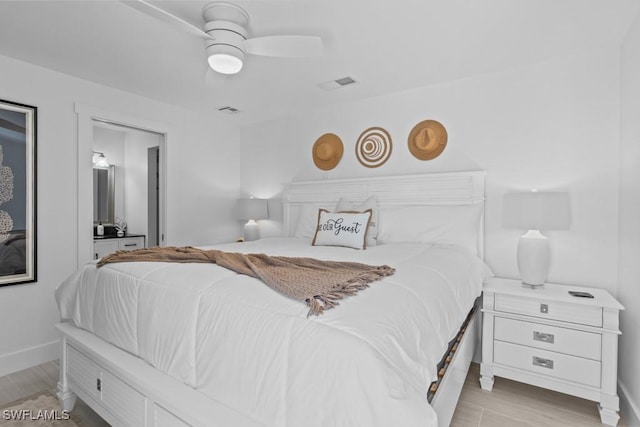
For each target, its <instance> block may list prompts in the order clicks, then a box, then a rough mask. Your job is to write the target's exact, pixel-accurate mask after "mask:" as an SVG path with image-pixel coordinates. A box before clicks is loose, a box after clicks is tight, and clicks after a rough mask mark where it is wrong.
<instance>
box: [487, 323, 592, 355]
mask: <svg viewBox="0 0 640 427" xmlns="http://www.w3.org/2000/svg"><path fill="white" fill-rule="evenodd" d="M494 338H495V339H496V340H500V341H506V342H510V343H514V344H522V345H526V346H529V347H536V348H540V349H543V350H550V351H554V352H557V353H564V354H569V355H573V356H578V357H584V358H586V359H592V360H597V361H599V360H601V357H602V336H601V335H600V334H594V333H591V332H584V331H576V330H574V329H567V328H558V327H555V326H549V325H543V324H540V323H529V322H524V321H520V320H514V319H505V318H503V317H497V316H496V318H495V330H494Z"/></svg>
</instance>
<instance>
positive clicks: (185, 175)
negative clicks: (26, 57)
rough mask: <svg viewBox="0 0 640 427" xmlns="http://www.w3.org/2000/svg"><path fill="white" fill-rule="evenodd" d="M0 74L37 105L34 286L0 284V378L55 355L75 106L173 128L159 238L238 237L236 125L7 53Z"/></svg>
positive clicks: (72, 222) (73, 251)
mask: <svg viewBox="0 0 640 427" xmlns="http://www.w3.org/2000/svg"><path fill="white" fill-rule="evenodd" d="M0 70H2V79H0V93H1V94H2V98H3V99H6V100H11V101H16V102H20V103H24V104H29V105H34V106H37V107H38V146H37V149H38V167H37V173H38V177H37V178H38V180H37V181H38V193H37V194H38V206H37V209H38V211H37V220H38V221H37V222H38V282H37V283H33V284H24V285H16V286H9V287H2V288H0V325H2V326H1V327H0V376H1V375H4V374H6V373H9V372H13V371H16V370H18V369H22V368H25V367H29V366H33V365H35V364H37V363H41V362H43V361H46V360H50V359H53V358H56V357H57V356H58V344H57V340H58V335H57V333H56V331H55V329H54V324H55V323H56V322H57V321H58V312H57V308H56V305H55V302H54V297H53V291H54V288H55V287H56V286H57V285H58V284H59V283H60V282H61V281H62V280H63V279H64V278H65V277H67V276H68V275H70V274H71V273H73V271H75V269H76V262H77V258H78V257H77V243H76V242H77V241H78V235H77V229H78V226H77V217H78V206H77V200H78V199H77V187H78V181H77V174H78V168H77V164H78V163H77V162H78V158H77V153H78V148H77V129H78V123H77V116H76V114H75V113H74V103H76V102H78V103H81V104H84V105H90V106H96V107H99V108H101V109H104V110H108V111H116V112H124V113H126V114H129V115H134V116H137V117H143V118H146V119H147V120H150V121H154V122H167V123H172V124H173V125H172V128H174V129H175V134H174V135H172V139H171V140H170V141H168V143H167V144H168V146H167V169H168V170H167V206H168V207H167V244H198V243H203V242H207V243H209V242H218V241H226V240H231V239H234V238H235V237H236V236H237V233H238V224H237V222H236V221H235V218H233V214H232V210H233V209H232V205H233V201H234V200H235V198H236V197H237V194H238V188H239V172H238V170H239V151H238V150H239V148H238V142H237V140H238V132H237V129H236V128H234V127H232V126H230V125H228V124H226V123H225V122H222V121H219V120H217V119H215V118H212V117H210V116H205V115H203V114H198V113H193V112H188V111H186V110H184V109H181V108H177V107H174V106H170V105H167V104H163V103H160V102H156V101H153V100H150V99H147V98H143V97H140V96H136V95H133V94H130V93H126V92H122V91H118V90H115V89H112V88H108V87H105V86H100V85H97V84H93V83H90V82H87V81H84V80H81V79H77V78H73V77H70V76H67V75H64V74H60V73H57V72H54V71H51V70H47V69H44V68H41V67H37V66H34V65H31V64H27V63H24V62H21V61H16V60H14V59H11V58H8V57H3V56H0ZM86 161H87V162H91V159H90V158H88V159H87V160H86ZM86 209H89V210H90V209H91V206H90V204H88V206H86ZM90 232H91V231H90V230H87V233H90Z"/></svg>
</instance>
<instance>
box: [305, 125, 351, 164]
mask: <svg viewBox="0 0 640 427" xmlns="http://www.w3.org/2000/svg"><path fill="white" fill-rule="evenodd" d="M343 153H344V147H343V145H342V140H341V139H340V137H339V136H337V135H334V134H332V133H325V134H324V135H322V136H321V137H320V138H318V139H317V140H316V142H315V144H313V149H312V152H311V154H312V155H313V163H314V164H315V165H316V167H317V168H318V169H322V170H324V171H328V170H331V169H333V168H335V167H336V166H337V165H338V163H340V159H342V154H343Z"/></svg>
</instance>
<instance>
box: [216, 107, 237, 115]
mask: <svg viewBox="0 0 640 427" xmlns="http://www.w3.org/2000/svg"><path fill="white" fill-rule="evenodd" d="M218 111H222V112H223V113H227V114H236V113H239V112H240V110H238V109H237V108H235V107H230V106H226V107H221V108H218Z"/></svg>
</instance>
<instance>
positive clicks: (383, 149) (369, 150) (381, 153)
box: [356, 127, 393, 168]
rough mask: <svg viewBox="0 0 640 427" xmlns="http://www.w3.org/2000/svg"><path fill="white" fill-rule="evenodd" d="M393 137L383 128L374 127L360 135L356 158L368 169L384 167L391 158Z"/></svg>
mask: <svg viewBox="0 0 640 427" xmlns="http://www.w3.org/2000/svg"><path fill="white" fill-rule="evenodd" d="M392 147H393V144H392V143H391V135H389V132H387V131H386V130H385V129H383V128H381V127H372V128H369V129H367V130H365V131H364V132H362V133H361V134H360V136H359V137H358V142H356V157H357V158H358V161H359V162H360V163H361V164H362V165H363V166H366V167H368V168H377V167H379V166H382V165H383V164H384V163H385V162H386V161H387V160H389V157H390V156H391V149H392Z"/></svg>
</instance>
